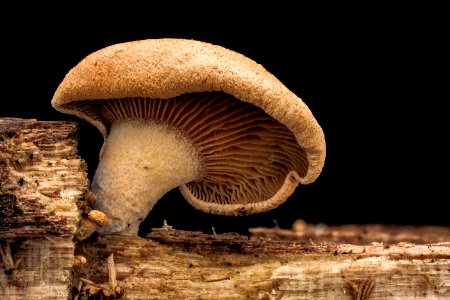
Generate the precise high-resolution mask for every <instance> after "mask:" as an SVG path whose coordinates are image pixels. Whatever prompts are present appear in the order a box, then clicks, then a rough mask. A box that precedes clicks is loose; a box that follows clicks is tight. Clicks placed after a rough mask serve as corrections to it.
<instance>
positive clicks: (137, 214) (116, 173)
mask: <svg viewBox="0 0 450 300" xmlns="http://www.w3.org/2000/svg"><path fill="white" fill-rule="evenodd" d="M199 166H200V163H199V159H198V157H197V155H196V153H195V150H194V148H193V147H192V146H191V145H190V144H189V142H188V141H187V140H186V139H184V138H183V137H182V136H181V135H180V134H179V133H178V132H177V131H176V130H174V129H169V128H167V127H166V126H163V125H160V124H156V123H150V122H144V121H133V120H128V121H121V122H118V123H115V124H113V125H112V127H111V131H110V134H109V136H108V138H107V140H106V144H105V146H104V151H103V154H102V157H101V159H100V163H99V165H98V168H97V170H96V172H95V176H94V180H93V182H92V192H93V193H94V194H95V195H96V196H97V201H96V203H95V209H98V210H100V211H102V212H104V213H105V214H106V215H107V216H108V218H109V222H108V224H106V225H105V226H103V227H100V228H99V229H98V230H97V231H98V232H99V233H100V234H111V233H120V234H128V235H137V232H138V229H139V223H140V222H142V221H143V220H144V219H145V217H146V216H147V214H148V213H149V212H150V210H151V209H152V208H153V206H154V205H155V204H156V202H157V201H158V200H159V199H160V198H161V197H162V196H163V195H164V194H165V193H166V192H168V191H169V190H171V189H173V188H175V187H177V186H179V185H181V184H185V183H187V182H189V181H192V180H195V179H196V178H197V177H198V174H199Z"/></svg>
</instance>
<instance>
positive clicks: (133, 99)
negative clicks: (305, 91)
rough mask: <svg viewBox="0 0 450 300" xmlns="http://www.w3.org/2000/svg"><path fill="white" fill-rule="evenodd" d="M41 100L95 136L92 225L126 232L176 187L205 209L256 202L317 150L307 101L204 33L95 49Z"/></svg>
mask: <svg viewBox="0 0 450 300" xmlns="http://www.w3.org/2000/svg"><path fill="white" fill-rule="evenodd" d="M52 105H53V107H54V108H55V109H57V110H58V111H60V112H63V113H68V114H73V115H76V116H78V117H80V118H82V119H84V120H86V121H88V122H90V123H92V124H93V125H94V126H96V127H97V128H98V130H100V132H101V133H102V135H103V137H104V144H103V147H102V149H101V151H100V160H99V164H98V168H97V170H96V172H95V175H94V178H93V181H92V186H91V188H92V192H93V193H94V194H95V195H96V197H97V201H96V202H95V205H94V207H95V209H96V210H99V211H102V212H104V213H105V214H106V215H107V218H108V223H107V224H106V225H104V226H103V227H100V228H98V229H97V231H98V232H99V233H100V234H111V233H120V234H131V235H133V234H137V231H138V228H139V223H140V222H141V221H142V220H144V218H145V217H146V216H147V214H148V213H149V211H150V210H151V209H152V208H153V206H154V205H155V203H156V202H157V201H158V200H159V199H160V198H161V197H162V196H163V195H164V194H165V193H166V192H168V191H169V190H171V189H173V188H175V187H179V188H180V191H181V193H182V195H183V196H184V197H185V199H186V200H187V201H188V202H189V203H190V204H192V205H193V206H194V207H195V208H197V209H199V210H202V211H205V212H209V213H214V214H221V215H229V216H239V215H248V214H253V213H258V212H264V211H267V210H270V209H273V208H275V207H277V206H278V205H279V204H281V203H282V202H284V201H285V200H286V199H287V198H288V197H289V196H290V195H291V194H292V193H293V192H294V190H295V188H296V187H297V186H298V184H299V183H301V184H308V183H311V182H313V181H315V179H316V178H317V177H318V176H319V174H320V173H321V170H322V168H323V165H324V161H325V138H324V134H323V131H322V129H321V127H320V125H319V124H318V122H317V121H316V119H315V118H314V116H313V114H312V113H311V111H310V109H309V108H308V107H307V105H306V104H305V103H304V102H303V101H302V100H301V99H300V98H299V97H297V96H296V95H295V94H294V93H292V92H291V91H290V90H289V89H288V88H287V87H286V86H284V85H283V84H282V83H281V82H280V81H279V80H278V79H277V78H276V77H274V76H273V75H272V74H270V73H269V72H268V71H266V70H265V69H264V67H262V66H261V65H259V64H258V63H256V62H255V61H253V60H251V59H250V58H247V57H245V56H244V55H242V54H239V53H236V52H234V51H232V50H229V49H226V48H223V47H221V46H218V45H213V44H209V43H206V42H201V41H195V40H185V39H147V40H138V41H131V42H125V43H119V44H115V45H111V46H108V47H105V48H103V49H100V50H98V51H96V52H93V53H91V54H90V55H88V56H87V57H85V58H84V59H83V60H82V61H81V62H79V63H78V64H77V65H76V66H75V67H74V68H72V69H71V70H70V71H69V72H68V73H67V74H66V76H65V78H64V79H63V81H62V82H61V83H60V85H59V86H58V88H57V90H56V92H55V94H54V96H53V99H52Z"/></svg>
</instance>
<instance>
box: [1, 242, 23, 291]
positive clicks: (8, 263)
mask: <svg viewBox="0 0 450 300" xmlns="http://www.w3.org/2000/svg"><path fill="white" fill-rule="evenodd" d="M0 255H1V257H2V262H3V266H4V267H5V274H7V275H11V279H12V282H13V284H14V285H15V286H18V287H25V282H24V278H23V274H22V273H21V272H20V271H19V270H18V268H19V265H20V262H21V261H22V258H19V259H18V260H17V261H16V263H14V260H13V257H12V253H11V247H10V246H9V242H6V246H5V251H3V250H2V248H1V247H0Z"/></svg>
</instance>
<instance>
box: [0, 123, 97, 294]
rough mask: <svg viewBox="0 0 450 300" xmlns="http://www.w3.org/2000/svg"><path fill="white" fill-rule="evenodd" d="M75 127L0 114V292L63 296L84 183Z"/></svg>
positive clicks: (84, 191) (85, 183)
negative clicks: (78, 203)
mask: <svg viewBox="0 0 450 300" xmlns="http://www.w3.org/2000/svg"><path fill="white" fill-rule="evenodd" d="M76 128H77V125H76V123H73V122H41V121H36V120H23V119H13V118H3V119H0V250H1V251H0V256H1V257H0V258H1V259H0V299H67V295H68V294H69V284H70V282H71V271H72V266H73V263H74V242H73V236H74V233H75V230H76V228H77V226H78V222H79V218H80V211H79V209H78V207H77V202H80V204H81V203H82V202H84V201H83V198H84V197H85V194H86V193H87V192H88V183H89V182H88V179H87V174H86V166H85V163H84V161H83V160H81V159H80V157H78V156H77V140H76Z"/></svg>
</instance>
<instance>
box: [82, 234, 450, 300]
mask: <svg viewBox="0 0 450 300" xmlns="http://www.w3.org/2000/svg"><path fill="white" fill-rule="evenodd" d="M319 227H320V231H321V232H322V233H323V234H331V233H332V234H333V235H334V237H335V239H337V240H339V239H341V241H343V240H344V241H345V239H346V238H347V236H348V234H349V230H348V228H347V229H346V230H343V233H344V234H343V235H342V236H341V235H340V231H339V228H337V227H332V229H328V228H327V227H324V226H319ZM355 228H356V229H357V228H358V226H356V227H355ZM376 228H377V230H376V233H377V235H378V234H379V233H380V232H382V231H384V232H385V237H386V238H387V237H388V236H389V230H391V229H390V228H389V227H383V226H376ZM383 228H384V230H383ZM411 229H412V228H411ZM317 230H318V228H317V227H315V226H308V229H303V234H307V235H308V234H311V233H312V232H313V231H317ZM366 230H367V229H366ZM416 230H418V232H419V234H420V231H421V230H422V229H421V228H416ZM440 230H442V232H445V233H448V232H449V231H450V230H449V229H446V228H440ZM257 231H258V232H259V233H258V236H255V235H252V236H250V237H248V236H242V235H238V234H233V233H226V234H216V235H205V234H203V233H199V232H189V231H182V230H174V229H172V228H170V226H165V227H163V228H160V229H154V230H153V231H152V233H150V234H149V236H148V238H145V239H143V238H132V237H120V236H106V237H93V238H92V239H91V240H89V241H86V242H84V243H83V244H80V245H79V247H77V254H78V255H80V256H82V257H84V258H86V263H85V264H81V265H78V266H77V267H76V268H75V276H74V286H77V287H78V289H74V295H76V296H77V297H79V299H86V298H88V297H94V296H97V297H99V296H100V295H111V294H112V289H111V287H110V286H109V284H108V282H109V276H110V274H108V267H107V266H108V263H107V261H108V257H109V256H110V255H112V254H114V260H115V276H116V277H117V285H118V287H119V291H120V293H119V294H117V293H116V296H123V297H124V298H125V299H449V297H450V239H449V236H448V235H446V236H442V237H441V238H442V239H444V240H447V241H448V242H439V243H433V244H431V243H430V244H413V243H409V242H406V241H405V242H396V243H395V244H387V243H382V242H380V240H379V239H375V240H372V243H367V244H362V245H354V244H346V243H336V242H325V241H322V242H315V241H314V240H310V239H309V238H308V240H305V238H302V237H300V238H298V239H297V240H294V238H293V236H294V235H296V234H297V233H296V232H295V231H291V230H280V229H275V230H274V229H263V228H259V229H258V230H257ZM264 231H266V233H264V234H263V232H264ZM308 232H309V233H308ZM412 233H413V231H411V232H410V235H412ZM370 235H371V233H370V231H366V236H367V240H366V242H368V241H369V240H370V239H369V236H370ZM432 235H433V236H434V234H432ZM263 236H264V237H263ZM269 236H270V238H269ZM286 236H289V238H288V240H286V238H285V237H286ZM411 238H414V239H418V237H417V236H416V237H412V236H411ZM116 290H117V288H116Z"/></svg>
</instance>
